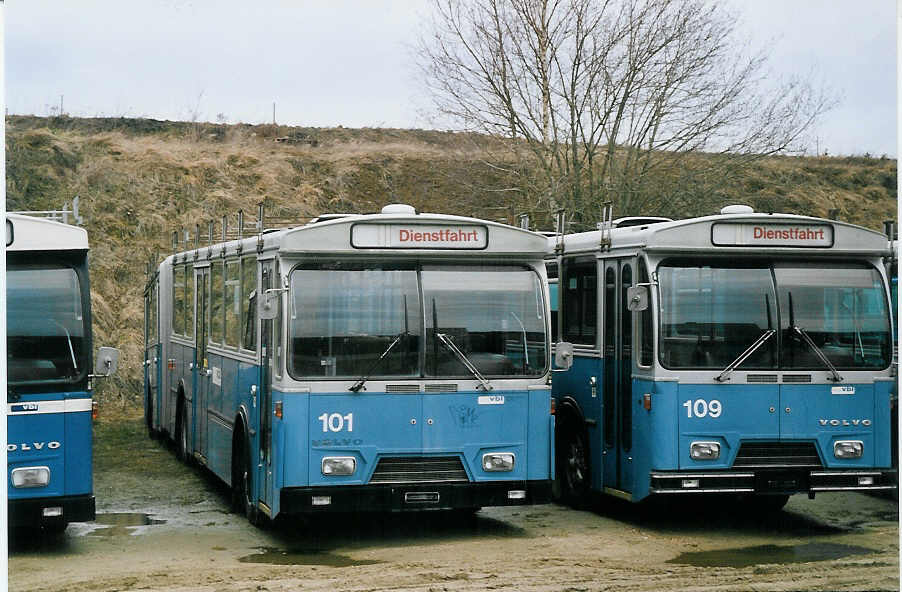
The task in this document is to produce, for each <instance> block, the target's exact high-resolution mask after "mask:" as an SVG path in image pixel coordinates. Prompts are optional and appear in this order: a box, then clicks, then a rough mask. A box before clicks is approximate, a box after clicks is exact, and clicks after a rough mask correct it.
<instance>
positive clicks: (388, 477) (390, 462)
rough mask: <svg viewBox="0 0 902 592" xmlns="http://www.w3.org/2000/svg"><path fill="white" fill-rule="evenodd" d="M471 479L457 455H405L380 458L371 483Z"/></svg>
mask: <svg viewBox="0 0 902 592" xmlns="http://www.w3.org/2000/svg"><path fill="white" fill-rule="evenodd" d="M439 481H441V482H448V481H469V478H468V477H467V471H466V470H465V469H464V465H463V463H462V462H460V458H458V457H456V456H405V457H391V456H389V457H384V458H380V459H379V464H377V465H376V470H375V471H374V472H373V476H372V477H371V478H370V483H433V482H439Z"/></svg>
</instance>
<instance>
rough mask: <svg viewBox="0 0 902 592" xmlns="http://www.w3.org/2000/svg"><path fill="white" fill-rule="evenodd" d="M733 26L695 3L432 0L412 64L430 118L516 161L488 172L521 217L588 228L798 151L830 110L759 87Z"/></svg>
mask: <svg viewBox="0 0 902 592" xmlns="http://www.w3.org/2000/svg"><path fill="white" fill-rule="evenodd" d="M737 22H738V21H737V16H736V15H735V14H731V13H729V12H727V11H726V10H725V9H723V8H722V7H721V6H719V5H717V4H716V3H709V2H704V1H701V0H434V10H433V12H432V18H431V22H430V23H428V25H427V26H426V27H424V31H426V32H425V33H424V35H423V36H422V37H421V39H420V42H419V45H418V48H417V55H418V61H419V66H420V68H421V70H422V72H423V74H424V80H425V81H426V84H427V85H428V87H429V90H430V91H431V94H432V97H433V99H434V102H435V106H436V107H437V109H438V111H439V113H441V114H442V115H443V116H444V117H446V118H449V119H450V120H451V121H453V122H454V124H455V125H459V126H461V127H462V128H463V129H466V130H469V131H478V132H482V133H488V134H492V135H495V136H502V137H506V138H509V141H508V142H507V146H508V148H509V149H511V150H513V151H514V153H515V154H516V155H518V156H526V157H527V161H526V162H528V163H529V164H530V165H531V166H524V165H523V160H522V159H520V158H513V159H511V157H510V155H507V157H506V159H496V160H495V162H493V163H492V165H493V166H502V164H501V163H502V161H505V162H506V163H507V165H508V166H510V168H511V170H512V171H514V172H516V173H517V174H519V175H521V177H522V188H523V194H524V197H525V198H526V200H528V201H525V204H524V205H525V206H526V207H532V208H541V209H547V210H553V209H556V208H559V207H564V208H566V209H568V210H570V211H571V212H573V214H575V216H576V217H577V221H578V220H579V219H580V218H583V219H584V220H591V219H594V217H595V216H596V215H597V213H598V210H599V209H600V205H601V203H602V202H604V201H608V200H610V201H613V202H614V203H615V206H616V208H617V210H618V212H622V213H639V212H640V211H643V210H649V209H660V208H661V207H662V206H667V207H668V209H669V208H672V207H673V205H674V204H673V203H672V202H671V201H670V200H673V199H683V200H685V198H686V196H687V192H686V187H687V186H693V183H696V182H697V180H698V179H699V178H703V177H709V176H710V174H711V172H712V171H710V170H705V167H708V168H710V167H712V166H716V167H721V168H722V169H723V171H722V172H721V173H720V175H721V176H722V175H725V174H728V171H735V170H736V169H737V168H738V167H742V166H744V165H745V164H747V163H748V162H750V161H751V160H752V159H754V158H758V157H761V156H764V155H769V154H774V153H793V152H795V151H801V149H802V145H801V144H800V141H801V140H802V139H803V136H804V134H805V132H806V131H808V130H809V129H810V128H811V127H812V125H813V123H814V122H815V121H816V119H817V118H818V117H819V116H820V115H821V114H822V113H823V112H824V111H825V110H827V109H828V108H829V107H830V106H831V102H832V101H831V99H830V98H829V96H828V95H827V93H825V92H824V91H822V90H819V89H816V88H814V87H813V86H812V85H811V84H810V83H808V82H807V81H804V80H801V79H798V80H791V81H788V82H783V83H775V82H773V81H770V80H767V72H766V54H764V53H762V52H750V51H748V49H747V44H744V43H743V42H742V40H741V39H739V38H738V36H737V32H736V29H737ZM701 151H705V152H715V153H717V155H718V156H719V157H718V158H714V159H708V161H707V162H706V163H704V164H703V163H702V162H701V160H700V159H693V158H691V156H692V155H693V154H695V153H698V152H701ZM694 167H702V169H701V170H697V169H696V168H694ZM528 171H535V172H536V173H537V174H534V175H532V174H529V173H528ZM664 179H670V180H672V181H673V182H674V187H679V190H678V191H670V190H669V188H668V187H667V186H664V187H662V186H661V181H662V180H664ZM691 205H692V204H691V203H686V204H685V206H686V207H691Z"/></svg>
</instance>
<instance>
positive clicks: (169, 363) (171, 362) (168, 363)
mask: <svg viewBox="0 0 902 592" xmlns="http://www.w3.org/2000/svg"><path fill="white" fill-rule="evenodd" d="M166 368H167V369H168V370H175V360H173V359H169V360H167V361H166Z"/></svg>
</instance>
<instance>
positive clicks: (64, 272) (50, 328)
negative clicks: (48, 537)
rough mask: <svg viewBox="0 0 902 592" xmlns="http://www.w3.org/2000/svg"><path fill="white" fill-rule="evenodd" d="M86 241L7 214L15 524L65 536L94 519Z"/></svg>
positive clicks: (74, 230)
mask: <svg viewBox="0 0 902 592" xmlns="http://www.w3.org/2000/svg"><path fill="white" fill-rule="evenodd" d="M87 257H88V235H87V232H86V231H85V230H84V229H82V228H78V227H76V226H70V225H68V224H62V223H60V222H56V221H53V220H49V219H44V218H36V217H32V216H23V215H19V214H12V213H10V214H7V216H6V307H7V313H6V347H7V358H6V370H7V392H6V413H7V423H6V425H7V447H6V458H7V470H8V472H7V489H6V491H7V496H8V508H9V525H10V526H11V527H13V528H15V527H26V526H28V527H41V528H43V529H44V530H45V531H48V532H61V531H62V530H64V529H65V528H66V526H67V524H68V523H69V522H73V521H76V522H78V521H86V520H93V519H94V515H95V510H94V491H93V476H92V428H93V426H92V416H93V415H94V413H95V410H94V406H93V401H92V397H91V380H92V379H94V378H96V377H97V374H101V375H109V374H110V373H111V372H112V371H113V370H115V366H116V363H117V361H118V351H116V350H113V349H111V348H101V351H100V353H99V355H98V368H99V371H98V369H97V368H95V369H94V372H96V373H97V374H92V373H91V372H92V366H91V347H92V344H91V298H90V294H91V293H90V286H89V282H88V264H87Z"/></svg>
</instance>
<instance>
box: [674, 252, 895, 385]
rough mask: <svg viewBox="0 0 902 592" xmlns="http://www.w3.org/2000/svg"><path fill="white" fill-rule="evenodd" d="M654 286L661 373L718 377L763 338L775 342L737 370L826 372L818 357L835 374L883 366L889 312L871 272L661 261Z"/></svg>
mask: <svg viewBox="0 0 902 592" xmlns="http://www.w3.org/2000/svg"><path fill="white" fill-rule="evenodd" d="M658 278H659V285H660V295H661V335H660V359H661V363H662V365H664V366H665V367H667V368H675V369H676V368H696V369H712V370H713V369H717V370H723V369H724V368H725V367H727V366H728V365H730V364H731V363H732V362H733V361H734V360H735V359H736V358H737V357H738V356H740V355H741V354H742V353H743V352H744V351H745V350H746V349H748V348H749V346H751V345H752V344H753V343H755V341H756V340H757V339H758V338H759V337H761V336H762V335H763V334H765V333H766V332H767V331H769V330H776V331H777V335H778V338H774V339H768V340H766V341H765V342H763V343H762V344H760V346H759V347H758V348H757V349H755V350H754V353H753V354H752V355H751V356H749V358H748V359H747V360H745V361H744V362H743V363H742V367H743V368H746V369H789V370H794V369H799V370H802V369H804V370H818V369H826V367H825V366H826V364H825V363H824V362H823V360H822V359H821V357H822V356H823V357H824V358H826V359H827V360H829V362H830V363H831V364H832V365H834V366H835V367H836V368H840V369H842V368H845V369H856V368H885V367H887V366H888V365H889V362H890V355H891V351H892V346H891V341H890V322H889V310H888V308H887V303H886V298H885V290H884V284H883V281H882V278H881V276H880V274H879V272H878V271H877V270H876V269H874V268H872V267H869V266H866V265H863V264H852V263H849V264H842V263H831V264H825V263H778V264H770V263H767V262H759V263H750V264H746V265H738V264H736V263H735V262H730V263H723V264H719V263H716V262H715V263H712V264H705V265H700V264H699V262H698V261H665V263H664V264H662V265H661V266H660V267H659V268H658ZM806 337H807V338H806ZM809 339H810V341H809Z"/></svg>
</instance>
